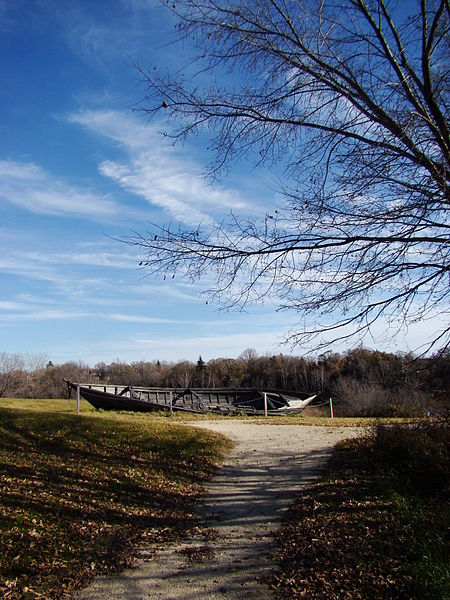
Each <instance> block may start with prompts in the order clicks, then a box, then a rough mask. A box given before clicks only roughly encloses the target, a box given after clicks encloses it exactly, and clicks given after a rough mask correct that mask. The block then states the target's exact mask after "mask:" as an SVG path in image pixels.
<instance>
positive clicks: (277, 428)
mask: <svg viewBox="0 0 450 600" xmlns="http://www.w3.org/2000/svg"><path fill="white" fill-rule="evenodd" d="M192 424H193V425H195V426H198V427H200V426H201V427H205V428H208V429H211V430H213V431H217V432H220V433H223V434H225V435H227V436H228V437H230V438H231V439H232V440H234V441H235V442H236V447H235V448H234V450H233V452H232V453H231V454H230V455H229V456H228V459H227V461H226V462H225V464H224V465H223V467H222V468H221V469H220V470H219V472H218V474H217V475H216V476H215V477H214V479H213V480H212V481H211V482H210V484H209V485H208V487H207V491H208V496H207V498H206V504H205V515H206V516H207V521H208V526H209V527H211V528H213V529H214V530H216V531H217V536H216V537H217V539H213V540H210V541H208V542H205V540H204V539H191V540H185V541H183V542H182V543H180V544H178V545H173V546H171V547H168V548H161V549H159V550H158V552H157V554H156V556H154V557H153V553H154V549H147V550H146V549H142V550H141V552H140V556H139V563H138V567H137V568H136V569H133V570H127V571H125V572H123V573H121V574H120V575H117V576H114V577H102V578H99V579H97V580H96V581H95V582H94V583H93V584H92V585H91V586H90V587H89V588H87V589H85V590H82V591H81V592H79V593H78V594H77V595H76V598H78V599H80V600H93V599H95V600H98V599H100V598H101V599H113V598H114V599H127V600H140V599H144V598H145V599H152V600H153V599H154V600H163V599H164V600H181V599H183V600H191V599H196V600H201V599H204V598H205V599H208V600H209V599H210V600H215V599H221V600H232V599H233V600H234V599H238V598H255V599H256V598H257V599H258V600H265V599H266V598H270V597H271V593H270V590H269V588H268V587H267V586H265V585H264V584H263V583H261V582H260V580H261V578H263V577H264V576H266V575H268V574H269V573H270V572H271V570H272V568H273V565H272V564H271V563H270V554H271V547H272V536H271V532H273V531H274V530H275V529H276V528H277V527H278V525H279V520H280V518H281V517H282V514H283V511H284V510H286V508H287V507H288V506H289V505H290V504H291V503H292V501H293V497H294V495H295V493H296V492H298V491H299V490H301V488H302V486H305V485H307V484H308V483H309V482H311V481H312V480H313V479H314V478H315V477H316V476H317V474H318V472H319V470H320V467H322V466H323V465H324V462H325V461H326V459H327V458H328V457H329V456H330V454H331V451H332V448H333V446H334V444H335V443H336V442H337V441H339V440H341V439H343V438H345V437H352V436H355V435H358V434H359V433H360V432H361V430H358V429H353V428H334V427H333V428H331V427H307V426H303V425H255V424H252V423H249V422H244V421H211V422H209V421H202V422H201V424H200V423H198V422H197V423H192ZM196 551H197V552H200V553H201V554H202V555H203V556H206V554H207V557H206V558H205V560H203V561H202V560H194V561H192V562H190V561H189V560H188V556H189V554H190V553H195V552H196Z"/></svg>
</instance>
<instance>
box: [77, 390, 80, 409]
mask: <svg viewBox="0 0 450 600" xmlns="http://www.w3.org/2000/svg"><path fill="white" fill-rule="evenodd" d="M79 414H80V386H79V385H77V415H79Z"/></svg>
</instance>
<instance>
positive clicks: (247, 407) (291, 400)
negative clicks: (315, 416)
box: [68, 382, 317, 415]
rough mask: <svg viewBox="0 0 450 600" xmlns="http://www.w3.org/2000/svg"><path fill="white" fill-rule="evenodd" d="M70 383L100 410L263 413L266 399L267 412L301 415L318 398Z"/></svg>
mask: <svg viewBox="0 0 450 600" xmlns="http://www.w3.org/2000/svg"><path fill="white" fill-rule="evenodd" d="M68 384H69V385H70V387H71V388H72V389H75V390H79V393H80V396H82V397H83V398H84V399H85V400H87V401H88V402H89V403H90V404H91V405H92V406H94V407H95V408H97V409H103V410H125V411H133V412H153V411H179V412H190V413H197V414H205V413H213V414H247V415H264V414H266V410H265V402H266V400H267V414H268V415H281V414H298V413H300V412H301V411H302V410H303V409H304V408H306V406H307V405H308V404H309V403H310V402H312V401H313V400H314V399H315V398H316V397H317V395H314V396H309V397H307V395H306V394H298V393H293V392H289V393H285V392H279V391H268V392H261V391H260V390H257V389H226V388H223V389H222V388H221V389H219V388H209V389H191V388H188V389H176V388H172V389H171V388H137V387H136V388H135V387H131V386H111V385H102V384H84V385H82V384H76V383H70V382H68ZM294 394H295V395H294Z"/></svg>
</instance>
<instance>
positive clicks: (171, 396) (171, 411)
mask: <svg viewBox="0 0 450 600" xmlns="http://www.w3.org/2000/svg"><path fill="white" fill-rule="evenodd" d="M169 399H170V415H171V416H172V415H173V392H170V393H169Z"/></svg>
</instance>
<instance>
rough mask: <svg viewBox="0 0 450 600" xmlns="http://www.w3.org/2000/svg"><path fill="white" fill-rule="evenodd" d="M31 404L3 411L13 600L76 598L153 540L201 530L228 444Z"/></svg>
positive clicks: (2, 576)
mask: <svg viewBox="0 0 450 600" xmlns="http://www.w3.org/2000/svg"><path fill="white" fill-rule="evenodd" d="M63 402H64V401H63ZM12 404H16V401H14V402H12ZM20 405H21V406H22V407H23V406H24V402H23V401H22V402H20ZM26 405H27V406H26V410H18V409H14V408H9V409H8V408H1V409H0V595H1V596H2V597H3V598H11V599H12V598H14V599H16V598H30V599H31V598H35V599H36V598H60V597H69V593H70V591H71V590H73V589H76V588H78V587H80V586H82V585H84V584H86V583H87V582H88V581H89V580H90V579H91V578H92V577H93V576H94V575H96V574H99V573H106V572H110V571H114V570H117V569H120V568H123V567H124V566H125V565H128V564H130V560H131V557H132V556H133V550H134V548H136V546H137V545H138V544H139V543H141V542H142V541H143V540H145V542H146V543H152V542H167V541H169V540H171V539H177V538H179V537H181V536H183V535H185V534H186V533H188V532H189V531H190V530H191V528H192V527H194V526H197V525H198V523H199V522H198V518H199V517H198V515H197V514H196V511H195V505H196V504H197V503H198V500H199V498H200V496H201V494H202V493H203V488H202V484H203V482H204V481H205V480H206V479H207V478H208V477H210V476H211V474H212V472H213V470H214V466H215V464H216V463H217V462H218V461H219V460H220V458H221V456H222V455H223V454H224V453H225V451H226V450H227V449H229V447H230V443H229V442H228V441H227V440H226V438H224V437H222V436H219V435H215V434H213V433H211V432H206V431H203V430H198V429H194V428H189V427H179V426H177V425H176V424H172V423H168V422H162V421H155V420H152V419H149V418H148V417H147V418H146V419H145V418H139V417H138V418H136V416H135V415H132V416H130V415H119V414H112V415H108V414H96V415H94V416H91V415H89V414H86V412H84V411H83V414H82V415H73V414H64V410H63V408H66V409H67V405H64V404H59V403H58V401H50V402H48V401H45V403H44V401H32V402H31V403H29V401H26ZM36 405H38V406H40V407H44V406H45V407H46V410H42V411H36V410H32V408H35V407H36ZM83 408H84V409H86V407H83ZM55 410H60V412H55ZM52 411H53V412H52ZM87 412H89V411H87Z"/></svg>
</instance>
